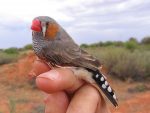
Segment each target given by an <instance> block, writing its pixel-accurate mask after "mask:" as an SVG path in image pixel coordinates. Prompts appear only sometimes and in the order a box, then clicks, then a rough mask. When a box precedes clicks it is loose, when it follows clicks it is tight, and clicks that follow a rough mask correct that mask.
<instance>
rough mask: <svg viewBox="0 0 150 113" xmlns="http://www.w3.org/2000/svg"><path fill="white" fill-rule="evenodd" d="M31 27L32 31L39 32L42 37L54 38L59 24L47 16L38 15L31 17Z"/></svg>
mask: <svg viewBox="0 0 150 113" xmlns="http://www.w3.org/2000/svg"><path fill="white" fill-rule="evenodd" d="M31 29H32V32H33V35H34V33H37V32H38V33H41V34H42V35H43V37H44V38H49V39H54V38H55V37H56V35H57V33H58V30H59V25H58V24H57V23H56V21H55V20H53V19H52V18H50V17H48V16H39V17H36V18H34V19H33V21H32V25H31Z"/></svg>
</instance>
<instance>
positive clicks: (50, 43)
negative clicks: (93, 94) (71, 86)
mask: <svg viewBox="0 0 150 113" xmlns="http://www.w3.org/2000/svg"><path fill="white" fill-rule="evenodd" d="M31 30H32V42H33V50H34V52H35V54H36V55H37V56H38V57H39V58H40V59H41V60H43V61H45V62H46V63H47V64H48V65H51V66H53V67H60V68H61V67H70V69H71V70H72V72H73V73H74V75H75V76H77V77H78V78H79V79H82V80H84V81H86V82H88V83H90V84H92V85H93V86H95V87H96V88H97V89H98V91H99V92H100V93H101V92H103V94H104V95H105V96H106V97H107V98H108V99H109V100H110V102H111V103H112V104H113V105H114V106H115V107H118V99H117V96H116V94H115V91H114V90H113V88H112V87H111V86H110V85H109V83H108V81H107V80H106V79H107V78H106V77H105V75H104V74H102V72H100V70H99V67H101V66H102V64H101V63H100V61H99V60H98V59H97V58H95V57H94V56H92V55H91V54H89V53H88V52H87V51H85V50H83V49H81V48H80V46H79V45H78V44H76V43H75V41H74V40H73V39H72V37H71V36H70V35H69V34H68V33H67V32H66V31H65V30H64V29H63V28H62V27H61V25H59V24H58V23H57V22H56V21H55V20H54V19H53V18H51V17H49V16H38V17H35V18H34V19H33V20H32V24H31Z"/></svg>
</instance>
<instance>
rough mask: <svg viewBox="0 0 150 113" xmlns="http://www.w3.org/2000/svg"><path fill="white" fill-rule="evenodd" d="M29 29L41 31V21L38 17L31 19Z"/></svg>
mask: <svg viewBox="0 0 150 113" xmlns="http://www.w3.org/2000/svg"><path fill="white" fill-rule="evenodd" d="M31 29H32V30H33V31H36V32H41V31H42V27H41V21H40V20H38V19H34V20H33V21H32V25H31Z"/></svg>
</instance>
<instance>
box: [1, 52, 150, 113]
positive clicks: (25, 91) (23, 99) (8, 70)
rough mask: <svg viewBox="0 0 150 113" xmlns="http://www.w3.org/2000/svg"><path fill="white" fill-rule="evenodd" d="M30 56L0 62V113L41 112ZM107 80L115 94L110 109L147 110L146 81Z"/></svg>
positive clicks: (114, 112) (123, 112) (40, 95)
mask: <svg viewBox="0 0 150 113" xmlns="http://www.w3.org/2000/svg"><path fill="white" fill-rule="evenodd" d="M34 59H35V56H34V54H33V53H32V52H29V53H28V54H27V55H26V56H25V57H23V58H21V59H20V60H19V61H18V62H17V63H12V64H8V65H3V66H0V97H1V99H0V113H43V112H44V103H43V98H44V94H43V93H41V92H40V91H39V90H38V89H37V88H35V85H34V83H32V82H31V81H29V79H28V73H29V71H30V70H31V67H32V65H31V64H32V63H33V61H34ZM109 78H110V77H109ZM109 81H110V82H111V84H112V85H113V87H114V89H115V90H116V93H117V95H118V98H119V107H118V108H117V109H115V108H114V107H113V106H112V105H110V109H111V111H112V113H150V87H149V83H148V82H141V83H140V82H132V81H130V80H129V81H126V82H123V81H120V80H118V79H114V78H113V79H112V78H110V79H109ZM108 103H109V102H108ZM109 104H110V103H109Z"/></svg>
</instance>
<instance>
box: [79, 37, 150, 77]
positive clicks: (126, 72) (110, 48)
mask: <svg viewBox="0 0 150 113" xmlns="http://www.w3.org/2000/svg"><path fill="white" fill-rule="evenodd" d="M145 39H146V40H150V37H149V38H145ZM145 39H144V40H145ZM81 47H82V48H83V49H85V50H87V51H88V52H90V53H91V54H93V55H94V56H96V57H97V58H98V59H99V60H100V61H101V62H102V64H104V66H105V67H107V69H108V72H109V74H111V75H113V76H115V77H119V78H120V79H122V80H127V79H133V80H142V79H145V78H150V44H147V43H146V45H145V44H144V43H143V40H142V41H141V42H140V43H139V42H138V41H137V40H136V39H135V38H130V39H129V41H127V42H110V41H109V42H105V43H103V42H99V43H96V44H91V45H87V44H83V45H81Z"/></svg>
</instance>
